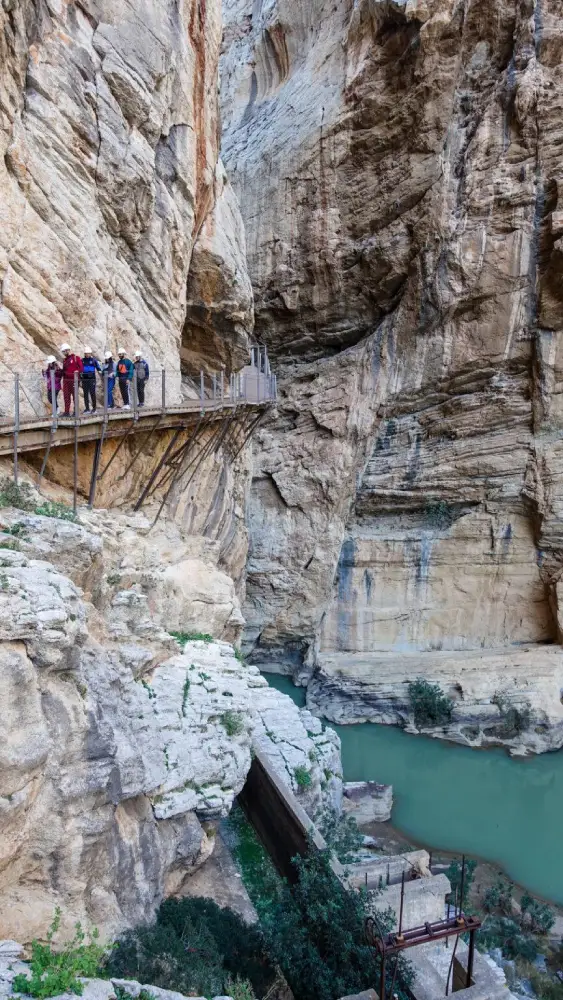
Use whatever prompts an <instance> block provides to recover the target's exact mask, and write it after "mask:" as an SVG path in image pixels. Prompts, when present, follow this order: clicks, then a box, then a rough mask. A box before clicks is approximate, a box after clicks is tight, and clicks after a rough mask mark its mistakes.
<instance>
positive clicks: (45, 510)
mask: <svg viewBox="0 0 563 1000" xmlns="http://www.w3.org/2000/svg"><path fill="white" fill-rule="evenodd" d="M35 513H36V514H41V515H42V516H43V517H58V518H59V519H60V520H61V521H76V520H77V517H76V514H75V513H74V511H73V510H72V509H71V508H70V507H67V505H66V503H61V502H60V501H59V500H46V501H45V503H42V504H40V505H39V506H38V507H36V508H35Z"/></svg>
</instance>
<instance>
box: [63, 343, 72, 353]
mask: <svg viewBox="0 0 563 1000" xmlns="http://www.w3.org/2000/svg"><path fill="white" fill-rule="evenodd" d="M65 351H70V344H61V354H64V352H65Z"/></svg>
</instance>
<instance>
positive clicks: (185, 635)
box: [170, 632, 215, 649]
mask: <svg viewBox="0 0 563 1000" xmlns="http://www.w3.org/2000/svg"><path fill="white" fill-rule="evenodd" d="M170 635H172V636H174V638H175V640H176V642H177V643H178V644H179V645H180V646H181V647H182V649H183V648H184V646H185V645H186V643H187V642H207V643H209V642H215V640H214V638H213V636H212V635H209V633H208V632H170Z"/></svg>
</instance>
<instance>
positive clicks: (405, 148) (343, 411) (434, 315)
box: [222, 0, 563, 724]
mask: <svg viewBox="0 0 563 1000" xmlns="http://www.w3.org/2000/svg"><path fill="white" fill-rule="evenodd" d="M227 19H228V22H229V23H228V27H227V32H226V41H225V53H224V57H223V70H222V81H223V88H222V89H223V107H224V121H225V125H224V143H223V145H224V156H225V160H226V163H227V167H228V169H229V170H230V172H231V175H232V176H233V180H234V186H235V189H236V191H237V193H238V194H239V196H240V199H241V206H242V212H243V217H244V220H245V225H246V227H247V238H248V258H249V266H250V272H251V278H252V282H253V287H254V293H255V302H256V323H257V330H258V333H259V335H260V336H261V337H262V338H263V339H264V340H265V341H266V342H267V343H268V344H269V346H270V349H271V351H272V352H274V353H275V354H276V356H277V358H278V359H279V364H280V365H281V367H282V371H283V379H282V382H281V384H282V398H281V402H280V406H279V409H278V415H277V417H276V419H274V420H273V421H272V422H271V423H270V425H269V426H268V427H267V428H266V429H265V430H264V431H263V433H262V440H261V449H260V454H259V461H258V466H257V469H256V473H255V482H254V489H253V500H252V508H251V520H250V527H251V537H252V542H251V544H252V549H251V558H250V562H249V573H248V608H247V617H248V619H249V630H248V639H249V643H251V644H252V645H253V646H254V654H255V656H256V657H257V658H258V659H260V660H262V661H263V662H267V663H269V664H270V665H271V666H273V667H274V668H277V669H284V670H292V671H295V670H299V668H300V666H301V665H302V664H303V662H307V663H308V664H309V666H311V665H315V664H316V668H317V677H316V694H315V698H316V702H315V703H316V704H317V707H319V705H320V702H319V698H320V694H319V688H320V687H322V683H323V678H325V681H326V685H327V690H328V686H330V687H331V691H332V694H333V695H334V691H335V690H336V689H338V687H339V685H340V686H341V687H342V686H343V684H344V681H345V679H346V676H347V675H350V676H352V675H353V676H354V678H355V681H354V683H356V681H358V682H359V678H360V676H361V686H362V690H363V691H364V692H365V694H366V697H368V694H369V691H370V684H371V685H373V689H374V690H375V687H377V684H378V683H379V682H380V681H382V680H383V678H384V676H385V672H386V670H387V669H389V670H391V669H392V670H393V671H394V670H395V667H396V659H394V658H396V657H402V656H403V654H407V653H410V654H412V657H411V659H410V660H406V659H404V658H403V659H402V660H401V663H400V666H399V667H398V668H397V670H396V673H395V674H394V676H396V678H397V685H396V689H395V696H396V698H397V699H399V700H401V699H402V703H403V708H404V704H405V701H406V693H405V686H404V684H403V683H402V682H404V680H405V679H408V678H409V677H412V676H413V675H414V676H416V675H417V674H418V673H426V674H427V675H428V676H429V678H430V679H432V678H434V679H438V680H440V682H441V683H442V684H444V683H445V685H446V687H447V688H448V689H451V691H452V692H453V693H454V695H456V696H457V698H458V700H459V702H460V703H462V702H463V701H464V698H466V697H467V698H469V700H470V701H471V702H472V703H474V701H475V699H477V700H479V697H482V700H483V701H484V702H485V703H486V711H487V712H489V713H492V714H493V715H494V713H496V714H497V715H498V711H497V709H496V708H495V707H494V706H493V705H491V698H492V697H493V696H494V690H492V691H485V688H483V689H482V691H481V695H478V694H477V693H476V691H475V689H473V690H472V694H471V696H469V695H467V696H466V694H464V685H463V678H464V670H465V669H466V668H464V667H463V666H462V665H460V663H461V661H460V660H459V659H458V660H457V661H455V658H452V657H450V658H448V656H447V651H448V650H452V651H453V650H467V651H473V652H474V653H475V655H476V659H477V663H478V668H477V669H478V670H479V669H480V670H481V672H482V675H483V676H485V675H486V673H487V669H488V666H487V664H488V663H489V665H490V664H493V663H494V664H495V666H494V670H496V671H497V676H496V678H495V679H494V689H504V688H507V689H508V690H509V691H510V693H511V696H514V697H519V698H521V699H523V700H526V699H528V700H529V699H532V701H533V700H534V698H535V697H536V695H537V693H538V692H537V691H536V690H535V689H534V677H538V678H539V677H540V675H541V674H542V672H543V670H544V667H545V670H546V674H547V677H548V680H547V681H546V686H545V687H544V686H543V681H541V684H540V682H539V681H538V684H540V686H541V688H542V694H541V697H539V702H540V704H543V706H544V708H545V710H546V712H547V713H548V715H549V718H550V720H551V723H553V724H558V721H559V720H560V717H561V704H560V695H561V689H562V687H563V670H562V668H561V667H560V666H559V665H558V664H559V662H560V658H559V657H555V658H554V657H551V656H550V658H549V664H547V661H546V662H545V663H544V661H543V660H542V656H543V654H542V649H543V648H544V644H545V643H553V642H558V641H559V638H560V631H561V629H560V624H559V619H560V610H559V604H558V593H559V590H560V584H559V577H560V575H561V571H562V565H561V558H560V542H559V536H560V531H561V528H560V525H561V510H560V499H559V492H560V490H559V486H558V482H559V479H560V475H559V471H558V470H559V451H560V445H559V441H560V437H561V414H560V412H559V409H560V407H559V402H558V401H559V396H560V394H559V388H558V387H559V381H560V374H559V371H560V364H559V361H558V357H559V345H560V342H561V333H562V330H563V304H562V301H561V290H560V272H561V267H560V264H561V247H560V245H559V244H560V241H561V240H560V238H561V233H562V231H563V230H562V226H561V218H560V216H561V208H562V206H561V201H560V191H561V176H562V170H563V160H562V158H561V151H560V140H561V129H562V125H561V110H562V106H563V71H562V69H561V65H562V54H563V20H562V18H561V11H560V9H559V6H558V5H557V4H556V3H555V2H554V0H492V2H491V0H463V2H460V0H360V3H357V4H354V5H352V4H351V3H350V2H347V0H341V2H337V3H336V4H334V3H331V4H326V3H324V2H322V0H317V2H316V3H314V4H313V5H306V6H303V5H300V4H299V3H298V2H297V0H277V2H275V3H269V4H261V5H258V6H256V5H254V6H253V7H250V6H248V5H245V4H242V5H241V4H240V3H239V4H235V3H234V2H233V3H228V4H227ZM516 645H519V647H520V649H522V647H525V648H529V649H530V659H529V671H528V673H527V674H526V671H525V670H520V669H518V670H516V668H515V670H514V672H513V673H511V670H510V662H511V661H510V655H509V652H508V659H507V660H504V659H503V658H502V657H501V660H500V661H499V660H495V659H494V653H495V651H497V650H507V651H509V650H510V649H511V648H515V647H516ZM433 651H445V652H444V653H443V654H442V661H443V662H442V665H441V667H440V669H438V668H437V667H436V665H435V663H434V661H432V660H425V659H424V657H425V655H426V654H429V653H432V652H433ZM360 654H361V655H362V657H363V661H362V666H361V669H360V666H358V669H357V670H356V668H355V667H354V662H355V661H354V657H355V656H359V655H360ZM545 655H547V653H546V654H545ZM329 661H330V664H331V666H330V668H329ZM386 664H388V667H386ZM448 664H449V665H450V666H448ZM542 664H543V666H542ZM516 675H518V678H517V677H516ZM401 685H402V687H401ZM477 686H478V685H477ZM355 690H356V695H357V685H356V688H355ZM354 697H356V696H353V695H352V694H350V698H349V699H348V716H349V717H354V713H355V709H354ZM310 698H311V700H313V690H312V689H310ZM372 701H373V699H372ZM375 701H377V699H375ZM322 708H323V710H325V711H328V712H330V698H329V697H328V696H327V697H326V698H324V699H322ZM371 708H372V710H373V717H377V709H376V707H375V708H374V707H373V704H372V705H371ZM343 714H344V715H345V714H346V712H344V713H340V716H339V717H342V716H343ZM356 714H358V715H359V714H361V715H362V717H365V703H364V706H363V709H362V710H360V709H358V712H357V713H356ZM368 714H369V713H368ZM380 714H382V715H383V714H385V713H384V711H383V708H382V711H381V713H380ZM536 721H537V720H536ZM544 722H545V720H544Z"/></svg>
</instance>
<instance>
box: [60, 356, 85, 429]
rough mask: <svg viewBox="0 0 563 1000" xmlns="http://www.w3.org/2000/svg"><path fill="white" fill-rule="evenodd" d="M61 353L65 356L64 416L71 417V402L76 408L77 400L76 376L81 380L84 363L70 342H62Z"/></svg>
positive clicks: (63, 380)
mask: <svg viewBox="0 0 563 1000" xmlns="http://www.w3.org/2000/svg"><path fill="white" fill-rule="evenodd" d="M61 354H62V356H63V377H62V383H63V399H64V402H65V411H64V413H63V417H71V416H72V413H71V402H72V409H73V410H74V408H75V405H76V403H77V401H75V399H74V376H75V374H78V376H79V381H80V375H82V370H83V364H82V361H81V359H80V358H79V356H78V354H73V353H72V351H71V349H70V344H61Z"/></svg>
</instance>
